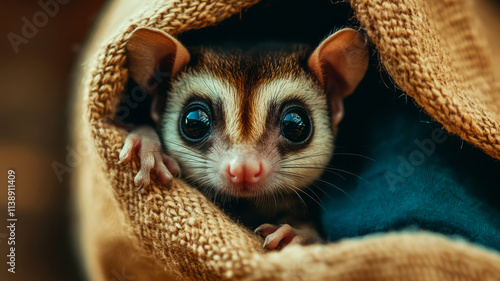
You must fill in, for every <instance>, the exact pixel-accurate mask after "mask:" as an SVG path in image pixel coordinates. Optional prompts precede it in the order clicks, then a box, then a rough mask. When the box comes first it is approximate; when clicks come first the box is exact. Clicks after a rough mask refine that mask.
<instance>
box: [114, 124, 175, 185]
mask: <svg viewBox="0 0 500 281" xmlns="http://www.w3.org/2000/svg"><path fill="white" fill-rule="evenodd" d="M133 155H136V156H137V157H138V158H139V159H140V163H141V168H140V169H139V172H138V173H137V175H136V176H135V178H134V183H135V185H136V186H137V187H138V188H137V191H139V190H141V189H142V188H143V187H145V186H149V184H150V183H151V171H154V172H155V174H156V175H157V176H158V178H159V179H160V181H161V182H162V183H163V184H165V185H168V184H169V183H170V181H171V180H172V177H173V174H174V175H176V174H178V173H179V165H178V164H177V162H176V161H175V160H174V159H173V158H171V157H169V156H167V155H165V153H163V151H162V147H161V143H160V139H159V137H158V135H157V134H156V132H155V131H154V129H153V128H151V127H139V128H138V129H136V130H134V131H132V132H131V133H130V134H129V135H128V136H127V138H126V139H125V143H124V145H123V148H122V150H121V152H120V156H119V161H118V163H119V164H121V163H124V162H128V161H130V160H131V159H132V156H133Z"/></svg>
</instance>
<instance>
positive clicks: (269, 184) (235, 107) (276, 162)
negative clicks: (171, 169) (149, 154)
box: [161, 71, 334, 197]
mask: <svg viewBox="0 0 500 281" xmlns="http://www.w3.org/2000/svg"><path fill="white" fill-rule="evenodd" d="M193 94H195V95H196V96H198V97H201V98H205V99H208V100H212V101H215V100H220V101H221V104H222V105H223V106H222V109H223V113H224V119H223V120H224V122H225V125H224V126H225V130H224V135H215V134H212V135H211V136H210V141H211V145H210V147H209V149H208V150H206V151H204V152H202V151H200V150H198V149H196V148H195V147H192V146H189V145H187V144H186V142H185V141H184V140H183V138H182V136H181V135H180V134H179V118H180V115H181V114H182V112H183V106H184V105H185V103H186V101H187V100H188V99H189V98H192V96H193ZM168 97H169V98H168V101H167V106H166V111H165V114H164V115H163V116H162V119H161V124H162V134H163V139H164V142H165V147H166V148H167V153H168V154H169V155H171V156H172V157H174V158H175V159H176V160H177V161H178V162H179V164H180V166H181V174H182V175H183V176H185V177H186V178H187V179H188V180H191V181H193V183H195V184H196V185H199V186H201V187H202V188H207V189H209V190H210V191H213V192H215V193H216V194H217V193H222V194H229V195H232V196H238V197H253V196H265V195H269V194H272V193H281V192H295V193H297V191H296V190H297V189H301V188H304V187H306V186H307V185H309V184H311V183H312V182H313V181H314V180H315V179H317V178H318V177H319V176H320V175H321V173H322V172H323V168H324V167H325V166H326V165H327V164H328V162H329V160H330V158H331V155H332V152H333V140H334V136H333V132H332V127H331V118H330V114H329V112H328V106H327V98H326V95H325V94H324V93H323V92H322V90H321V88H320V87H319V86H318V85H317V84H316V83H315V82H314V81H313V80H312V79H311V78H310V77H309V76H307V75H306V74H304V75H302V76H301V77H296V76H292V75H283V76H281V77H277V78H276V79H272V80H269V81H263V82H262V83H261V84H260V85H259V86H257V87H255V89H253V95H252V99H253V100H252V101H250V102H251V103H252V104H253V108H254V111H253V114H252V116H251V118H252V122H251V124H252V135H251V136H249V137H245V138H243V137H242V126H241V120H240V119H241V118H250V117H249V116H243V111H242V107H241V104H242V102H243V101H242V99H243V95H242V93H239V92H238V89H237V87H236V86H235V85H233V84H232V82H231V81H230V80H229V79H224V78H222V77H218V76H215V75H212V74H211V73H210V72H208V71H187V72H184V73H181V74H180V75H179V77H178V78H177V79H176V80H175V81H174V82H173V83H172V85H171V88H170V91H169V93H168ZM290 99H296V100H300V101H301V102H302V103H304V104H305V105H306V106H307V108H308V109H310V111H309V112H310V117H311V120H312V123H313V135H312V136H311V141H310V142H309V143H308V144H307V145H306V146H305V147H304V148H302V149H299V150H297V151H296V152H291V153H288V154H287V155H285V156H284V157H283V156H282V155H281V154H280V151H279V149H278V145H277V144H278V143H279V142H284V141H286V140H284V138H283V137H282V136H281V135H280V134H279V132H280V131H279V126H280V125H279V123H276V124H271V125H270V124H267V123H266V118H267V116H268V114H269V107H270V105H271V103H275V104H277V105H278V107H279V106H280V105H281V104H282V103H283V102H284V101H288V100H290ZM213 118H214V119H219V120H217V121H218V122H221V120H222V118H220V117H219V116H214V117H213ZM269 126H276V127H277V128H276V130H271V131H272V133H271V136H269V137H268V138H267V141H266V142H265V143H260V142H259V140H260V139H261V137H262V136H263V134H265V132H266V131H267V132H268V131H269V130H270V129H269V128H268V127H269ZM239 158H244V159H257V160H259V161H261V163H262V166H263V169H264V170H265V171H266V176H265V179H264V180H263V181H261V182H259V183H257V184H254V185H245V186H244V187H242V186H238V187H237V186H235V185H234V184H232V183H231V182H230V181H229V179H228V178H227V172H226V167H227V164H228V163H231V161H237V160H235V159H239Z"/></svg>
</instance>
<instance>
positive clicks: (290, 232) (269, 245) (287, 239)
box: [255, 223, 315, 250]
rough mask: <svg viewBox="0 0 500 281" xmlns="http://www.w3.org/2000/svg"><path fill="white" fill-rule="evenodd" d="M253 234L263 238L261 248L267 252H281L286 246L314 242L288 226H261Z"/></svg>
mask: <svg viewBox="0 0 500 281" xmlns="http://www.w3.org/2000/svg"><path fill="white" fill-rule="evenodd" d="M255 233H256V234H259V235H261V236H262V237H265V240H264V245H263V247H264V248H266V249H269V250H281V249H282V248H284V247H286V246H288V245H294V244H297V245H309V244H312V243H314V242H315V240H314V238H312V237H309V236H307V235H304V234H300V233H297V230H295V229H294V228H293V227H291V226H290V225H289V224H283V225H280V226H275V225H272V224H267V223H266V224H263V225H261V226H259V227H257V228H256V229H255Z"/></svg>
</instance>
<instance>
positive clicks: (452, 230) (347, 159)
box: [315, 89, 500, 250]
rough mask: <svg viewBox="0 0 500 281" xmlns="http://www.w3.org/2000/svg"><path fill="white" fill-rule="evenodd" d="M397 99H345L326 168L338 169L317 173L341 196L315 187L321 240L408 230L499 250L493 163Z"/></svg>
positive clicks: (497, 176) (499, 194) (498, 167)
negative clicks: (319, 203) (333, 151)
mask: <svg viewBox="0 0 500 281" xmlns="http://www.w3.org/2000/svg"><path fill="white" fill-rule="evenodd" d="M365 90H366V89H365ZM359 92H361V91H358V94H359ZM369 94H370V95H373V96H371V97H369V96H368V95H369ZM402 101H403V100H402V99H401V98H393V97H392V95H387V94H386V93H384V94H382V93H379V94H376V93H375V94H374V93H373V92H368V93H366V94H364V95H363V94H361V95H360V96H359V97H357V98H354V97H353V98H348V100H347V102H346V109H347V115H346V120H345V123H343V124H342V126H341V128H340V131H339V139H338V140H337V145H338V146H339V147H338V148H337V150H336V154H335V155H334V158H333V161H332V163H331V167H332V168H333V169H341V170H344V171H338V170H330V171H329V172H326V173H325V175H324V176H323V180H325V181H328V182H330V183H333V184H335V186H337V187H338V188H341V189H342V190H343V191H345V193H347V195H346V194H344V193H343V192H341V191H339V190H338V189H336V188H334V187H332V186H329V185H326V184H322V185H321V188H322V189H323V190H325V191H326V192H327V193H328V195H327V196H326V195H325V196H322V198H321V200H322V206H323V209H322V211H321V212H322V213H321V224H322V227H323V231H324V235H325V236H326V237H327V240H328V241H336V240H339V239H342V238H346V237H356V236H361V235H366V234H370V233H378V232H386V231H391V230H402V229H409V228H410V229H423V230H429V231H433V232H439V233H443V234H446V235H452V236H455V235H456V236H460V237H463V238H465V239H467V240H469V241H471V242H475V243H479V244H482V245H484V246H487V247H491V248H493V249H497V250H500V164H499V162H498V161H496V160H494V159H492V158H490V157H489V156H487V155H485V154H484V153H483V152H482V151H480V150H478V149H475V148H473V147H471V146H470V145H468V144H467V143H465V142H464V141H462V140H461V139H459V138H457V137H454V136H451V135H448V134H446V133H445V132H444V131H443V130H441V126H440V125H439V124H438V123H436V122H433V121H432V120H431V119H430V117H428V116H427V115H425V114H424V113H423V112H422V111H420V110H419V109H417V107H416V106H415V105H413V104H411V103H404V102H402ZM351 153H354V154H360V155H362V156H368V157H370V158H372V159H373V161H372V160H368V159H366V158H363V157H359V156H356V155H352V154H351ZM334 173H336V174H334ZM350 173H352V174H355V175H356V176H353V175H351V174H350ZM315 193H316V194H319V193H318V192H315Z"/></svg>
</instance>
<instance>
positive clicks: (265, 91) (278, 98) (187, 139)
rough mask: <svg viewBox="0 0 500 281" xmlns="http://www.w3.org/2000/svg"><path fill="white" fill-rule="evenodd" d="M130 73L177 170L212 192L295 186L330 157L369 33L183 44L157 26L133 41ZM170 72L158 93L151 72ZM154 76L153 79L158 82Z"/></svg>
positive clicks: (251, 192) (364, 62)
mask: <svg viewBox="0 0 500 281" xmlns="http://www.w3.org/2000/svg"><path fill="white" fill-rule="evenodd" d="M127 52H128V60H129V73H130V75H131V77H132V78H133V79H134V80H135V81H136V82H137V83H139V85H141V86H142V87H144V88H145V89H147V90H148V89H149V91H150V93H151V94H153V95H154V97H155V98H154V99H153V106H152V111H151V113H152V115H151V116H152V118H153V120H154V121H155V122H157V123H159V125H160V127H161V134H162V139H163V141H164V145H165V147H166V149H167V153H168V154H169V155H170V156H173V157H174V158H175V159H176V160H177V161H178V162H179V164H180V166H181V174H182V175H184V177H185V178H187V179H189V180H191V181H192V182H194V183H196V184H197V185H199V186H201V187H204V188H206V189H207V190H208V191H213V192H215V193H221V194H229V195H233V196H237V197H253V196H259V195H266V194H272V193H277V192H278V193H279V192H281V193H283V192H295V193H297V190H298V189H301V188H303V187H305V186H307V185H308V184H310V183H311V182H313V181H314V180H315V179H317V178H318V177H319V176H320V174H321V173H322V171H323V169H324V167H325V166H326V165H327V163H328V162H329V160H330V158H331V155H332V151H333V141H334V134H333V131H334V128H336V127H337V124H338V123H339V122H340V120H341V119H342V116H343V113H344V110H343V106H342V101H343V99H344V98H345V97H346V96H347V95H349V94H350V93H352V92H353V91H354V89H355V88H356V86H357V85H358V83H359V82H360V81H361V79H362V78H363V76H364V73H365V72H366V69H367V67H368V51H367V49H366V45H365V41H364V39H363V37H362V36H361V35H360V34H359V33H358V32H357V31H355V30H353V29H343V30H340V31H338V32H336V33H335V34H333V35H331V36H329V37H328V38H327V39H325V40H324V41H323V42H322V43H321V44H320V45H319V46H318V47H316V48H315V49H314V51H313V52H312V53H309V52H308V51H307V50H306V48H305V47H303V46H300V45H280V46H278V45H275V44H266V45H261V46H260V47H254V48H245V49H237V48H227V47H226V48H224V49H221V48H208V47H200V48H193V49H190V50H188V49H186V48H185V47H184V46H183V45H182V44H181V43H180V42H179V41H177V40H176V39H175V38H173V37H172V36H170V35H168V34H166V33H164V32H162V31H160V30H155V29H150V28H140V29H137V30H136V31H134V33H133V34H132V35H131V37H130V39H129V42H128V44H127ZM158 70H160V71H161V72H162V73H170V88H169V90H168V92H167V93H166V101H165V100H163V103H164V107H165V109H164V111H163V112H160V110H159V108H161V106H158V104H160V103H159V100H161V99H159V98H158V97H159V96H161V94H162V93H157V92H155V90H154V89H150V88H151V85H152V83H151V82H152V80H153V79H154V78H155V77H156V76H155V75H156V74H155V73H157V71H158ZM153 84H154V83H153Z"/></svg>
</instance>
